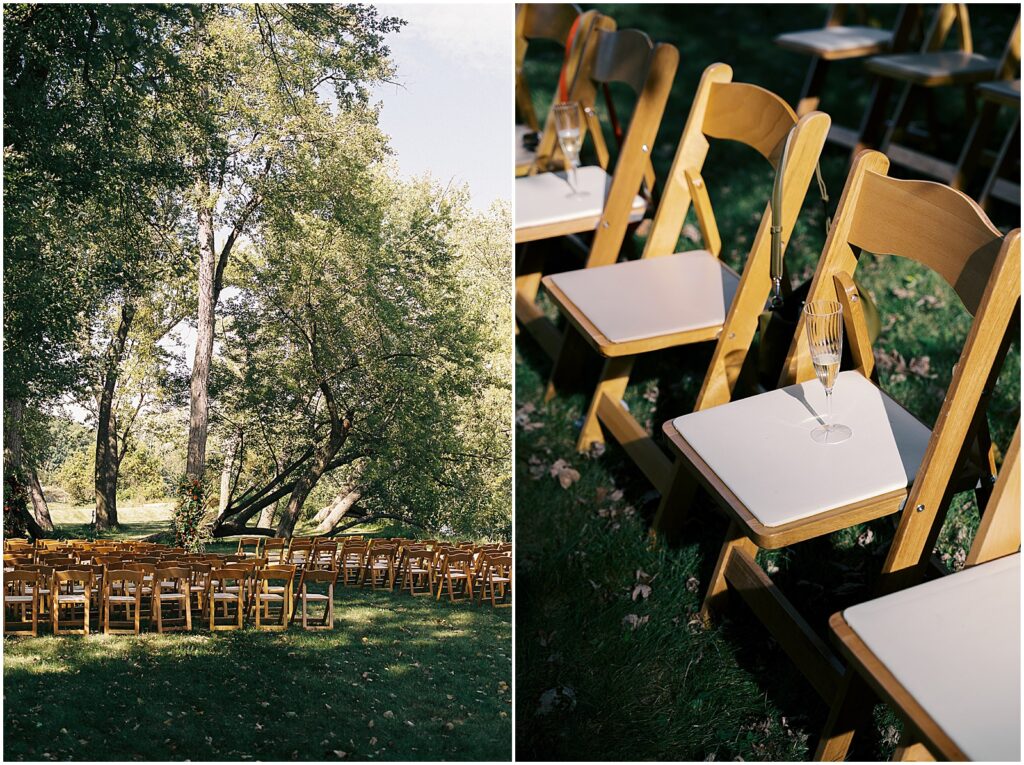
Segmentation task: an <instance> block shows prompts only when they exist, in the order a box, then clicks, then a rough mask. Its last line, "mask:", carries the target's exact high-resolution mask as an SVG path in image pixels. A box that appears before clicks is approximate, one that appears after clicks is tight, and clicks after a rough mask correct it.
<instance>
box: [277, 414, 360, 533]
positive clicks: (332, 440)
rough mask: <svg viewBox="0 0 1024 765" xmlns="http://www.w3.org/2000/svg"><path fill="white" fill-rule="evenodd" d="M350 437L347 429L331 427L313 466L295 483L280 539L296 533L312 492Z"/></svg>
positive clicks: (286, 508) (283, 519)
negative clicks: (303, 507) (300, 514)
mask: <svg viewBox="0 0 1024 765" xmlns="http://www.w3.org/2000/svg"><path fill="white" fill-rule="evenodd" d="M347 436H348V429H347V428H344V429H342V428H335V427H333V426H332V427H331V435H330V437H329V438H328V439H327V440H326V441H325V442H324V443H323V444H322V445H321V446H320V448H319V449H317V450H316V454H315V455H314V456H313V459H312V461H311V464H310V465H309V467H308V468H307V469H306V471H305V472H304V473H303V474H302V476H301V477H300V478H299V479H298V480H297V481H296V482H295V488H293V489H292V493H291V496H290V497H288V505H287V506H286V507H285V509H284V514H283V515H282V516H281V520H280V522H279V523H278V524H277V535H278V536H279V537H290V536H291V535H292V532H294V531H295V524H296V523H297V522H298V520H299V513H300V512H301V511H302V506H303V505H304V504H305V502H306V498H307V497H308V496H309V494H310V492H312V491H313V489H314V488H315V487H316V484H317V481H319V480H320V479H321V478H322V477H323V475H324V473H326V472H327V469H328V467H329V466H330V464H331V461H332V460H333V459H334V458H335V456H336V455H337V454H338V452H339V451H340V450H341V447H342V446H344V444H345V439H346V438H347Z"/></svg>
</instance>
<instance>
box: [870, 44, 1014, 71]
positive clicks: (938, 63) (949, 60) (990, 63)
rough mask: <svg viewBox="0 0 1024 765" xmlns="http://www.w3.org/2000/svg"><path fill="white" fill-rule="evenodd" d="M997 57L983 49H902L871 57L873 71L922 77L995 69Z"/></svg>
mask: <svg viewBox="0 0 1024 765" xmlns="http://www.w3.org/2000/svg"><path fill="white" fill-rule="evenodd" d="M996 63H997V62H996V61H994V60H993V59H990V58H988V57H987V56H982V55H981V54H980V53H966V52H964V51H960V50H946V51H939V52H937V53H902V54H899V55H895V56H876V57H874V58H872V59H868V68H869V69H870V70H871V71H875V72H878V71H881V72H885V73H888V74H900V73H904V74H910V75H918V76H921V77H944V76H946V75H949V74H963V73H972V72H975V73H983V72H988V71H993V72H994V71H995V69H996Z"/></svg>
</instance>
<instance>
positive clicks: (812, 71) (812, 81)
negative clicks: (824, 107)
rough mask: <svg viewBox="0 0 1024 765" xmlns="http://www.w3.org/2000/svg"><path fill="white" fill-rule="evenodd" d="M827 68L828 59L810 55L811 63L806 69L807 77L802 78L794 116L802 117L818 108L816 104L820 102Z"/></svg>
mask: <svg viewBox="0 0 1024 765" xmlns="http://www.w3.org/2000/svg"><path fill="white" fill-rule="evenodd" d="M827 69H828V61H825V60H824V59H822V58H820V57H818V56H812V57H811V65H810V68H808V70H807V77H806V78H805V79H804V87H803V91H802V92H801V94H800V101H799V103H797V106H796V116H798V117H803V116H804V115H805V114H810V113H811V112H813V111H814V110H815V109H817V108H818V104H819V103H821V88H822V85H824V83H825V72H826V70H827Z"/></svg>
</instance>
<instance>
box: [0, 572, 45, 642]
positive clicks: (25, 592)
mask: <svg viewBox="0 0 1024 765" xmlns="http://www.w3.org/2000/svg"><path fill="white" fill-rule="evenodd" d="M15 616H16V618H13V617H15ZM4 634H5V635H31V636H32V637H36V636H37V635H38V634H39V572H37V571H16V570H14V571H4Z"/></svg>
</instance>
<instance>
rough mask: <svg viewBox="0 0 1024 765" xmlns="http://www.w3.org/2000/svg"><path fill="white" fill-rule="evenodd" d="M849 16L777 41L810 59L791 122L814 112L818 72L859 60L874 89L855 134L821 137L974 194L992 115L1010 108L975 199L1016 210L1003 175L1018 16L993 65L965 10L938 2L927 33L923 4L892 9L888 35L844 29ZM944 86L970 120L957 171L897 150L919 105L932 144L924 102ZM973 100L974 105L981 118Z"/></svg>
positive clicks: (839, 9) (931, 115)
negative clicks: (962, 102) (960, 95)
mask: <svg viewBox="0 0 1024 765" xmlns="http://www.w3.org/2000/svg"><path fill="white" fill-rule="evenodd" d="M852 10H853V9H851V8H849V7H848V6H846V5H835V6H833V7H832V8H831V10H830V11H829V14H828V18H827V19H826V22H825V26H824V27H823V28H820V29H809V30H801V31H797V32H787V33H785V34H782V35H779V36H778V37H776V38H775V43H776V45H778V46H779V47H781V48H783V49H785V50H789V51H793V52H795V53H800V54H803V55H807V56H810V58H811V64H810V69H809V70H808V73H807V78H806V80H805V82H804V86H803V91H802V93H801V96H800V100H799V103H798V105H797V110H796V111H797V114H798V115H800V116H802V115H804V114H807V113H809V112H811V111H813V110H814V109H817V108H818V105H819V103H820V101H821V93H822V88H823V86H824V82H825V73H826V70H827V69H828V67H829V66H830V65H831V64H832V63H833V62H836V61H852V60H856V59H863V60H864V66H865V68H866V70H867V71H868V72H869V73H870V74H871V75H872V76H873V77H874V78H875V82H874V86H873V89H872V94H871V98H870V100H869V102H868V105H867V108H866V109H865V112H864V116H863V119H862V122H861V124H860V127H859V129H857V130H850V129H847V128H842V127H840V126H838V125H833V126H832V129H831V131H830V133H829V139H830V140H832V141H834V142H836V143H838V144H840V145H843V146H846V147H848V148H850V149H851V150H852V153H851V159H852V157H853V156H855V155H856V154H857V153H858V152H859V151H861V150H862V149H866V148H873V149H878V150H879V151H881V152H883V153H885V154H886V155H888V156H889V158H890V159H891V160H892V162H893V164H899V165H904V166H906V167H909V168H911V169H912V170H914V171H915V172H917V173H920V174H922V175H927V176H929V177H932V178H936V179H938V180H941V181H943V182H946V183H949V184H950V185H952V186H953V188H957V189H967V188H969V187H973V186H974V184H973V183H972V182H973V180H974V179H975V176H977V171H978V170H979V167H980V164H981V160H982V155H983V152H984V150H985V149H986V148H987V144H988V142H989V140H990V139H991V138H992V133H993V129H994V128H995V126H996V125H995V123H996V116H997V114H998V112H999V110H1000V109H1001V108H1007V109H1010V110H1013V111H1015V112H1016V118H1015V120H1014V123H1013V126H1012V127H1011V128H1010V130H1009V131H1008V132H1007V134H1006V136H1005V138H1004V140H1003V142H1002V144H1001V145H1000V148H999V152H998V154H997V155H996V157H995V159H994V160H993V161H992V163H991V169H990V171H989V173H988V175H987V177H986V178H985V180H984V183H983V184H982V185H981V186H980V191H979V194H978V196H977V201H978V203H979V204H980V205H981V206H982V208H987V207H988V204H989V201H990V200H991V199H992V198H993V197H998V198H1000V199H1003V200H1004V201H1007V202H1011V203H1014V204H1016V205H1017V206H1019V205H1020V182H1019V180H1018V181H1017V182H1016V183H1014V182H1010V181H1007V180H1006V179H1005V178H1004V177H1003V176H1004V175H1005V171H1006V170H1008V169H1010V166H1011V163H1012V161H1013V158H1014V157H1013V151H1014V149H1015V148H1016V147H1017V145H1018V143H1019V140H1020V139H1019V130H1020V18H1019V16H1018V19H1017V22H1016V24H1015V25H1014V27H1013V30H1012V31H1011V32H1010V35H1009V38H1008V39H1007V42H1006V45H1005V47H1004V49H1003V52H1002V55H1001V57H1000V58H999V59H994V58H990V57H988V56H983V55H981V54H979V53H977V52H976V51H975V50H974V41H973V38H972V34H971V23H970V10H969V7H968V5H967V4H966V3H942V4H939V5H938V6H937V7H936V8H935V10H934V13H933V15H932V18H931V21H930V24H929V25H928V26H927V29H926V28H925V22H926V18H925V17H926V15H927V14H926V9H925V6H923V5H921V4H917V3H909V4H906V5H903V6H900V8H899V11H898V14H897V18H896V23H895V25H894V28H893V29H892V30H891V31H890V30H886V29H878V28H875V27H871V26H863V25H856V24H854V25H847V24H846V23H845V21H846V19H847V17H848V16H850V15H851V11H852ZM862 15H863V13H862ZM954 32H955V33H956V34H954ZM915 46H916V47H917V50H916V51H915V50H914V47H915ZM898 86H899V87H902V91H901V92H900V95H899V98H898V99H897V100H896V107H895V109H894V110H893V111H892V113H891V115H890V114H889V112H890V110H889V104H890V102H891V101H892V97H893V95H894V89H895V88H896V87H898ZM952 87H962V88H964V94H965V98H966V106H967V113H968V115H969V116H970V117H971V119H972V122H971V123H970V124H971V127H970V130H969V132H967V133H965V134H964V139H965V140H964V142H963V149H962V151H961V152H960V155H959V158H958V159H957V162H956V164H955V165H954V164H951V163H949V162H946V161H943V160H940V159H938V158H937V157H935V156H933V155H931V154H927V153H925V152H922V151H918V150H915V149H912V148H910V147H908V146H906V145H904V144H905V143H906V141H907V139H910V138H914V137H915V136H914V132H913V131H912V130H911V129H910V120H911V118H912V117H913V115H914V112H915V110H916V109H918V108H920V106H921V105H922V104H924V105H926V106H927V108H926V110H925V113H926V114H927V116H928V121H929V133H930V137H931V138H934V135H935V133H936V132H937V130H938V127H939V126H938V124H937V122H938V120H937V114H938V112H937V110H936V109H935V107H934V104H933V103H932V97H933V91H935V90H937V89H940V88H952ZM976 99H980V101H981V109H980V111H979V109H978V108H977V103H976ZM1017 159H1018V160H1019V156H1018V157H1017Z"/></svg>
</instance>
